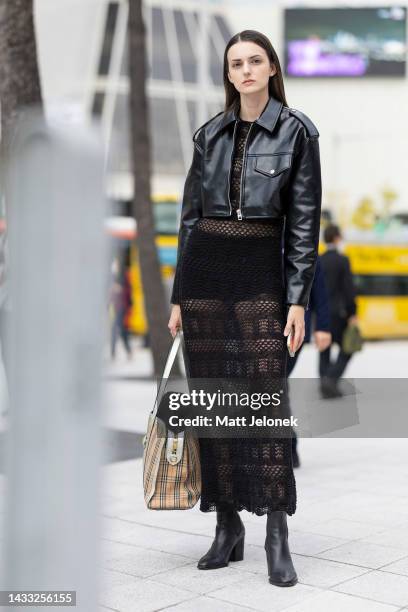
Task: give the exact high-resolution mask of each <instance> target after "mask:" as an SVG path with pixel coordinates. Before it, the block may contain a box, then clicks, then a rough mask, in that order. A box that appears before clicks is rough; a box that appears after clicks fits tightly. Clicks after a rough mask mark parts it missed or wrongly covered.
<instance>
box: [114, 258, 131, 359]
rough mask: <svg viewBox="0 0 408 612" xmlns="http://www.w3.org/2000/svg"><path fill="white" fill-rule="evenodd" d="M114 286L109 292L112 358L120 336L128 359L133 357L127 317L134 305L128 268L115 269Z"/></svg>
mask: <svg viewBox="0 0 408 612" xmlns="http://www.w3.org/2000/svg"><path fill="white" fill-rule="evenodd" d="M112 274H113V278H112V284H111V287H110V291H109V310H110V317H111V357H112V359H114V358H115V355H116V342H117V339H118V336H120V338H121V339H122V342H123V344H124V347H125V350H126V353H127V356H128V358H129V359H130V358H131V357H132V349H131V348H130V343H129V331H128V327H127V322H126V319H127V316H128V313H129V310H130V307H131V305H132V296H131V287H130V282H129V278H128V274H127V271H126V268H125V267H123V268H119V269H117V268H116V267H114V269H113V273H112Z"/></svg>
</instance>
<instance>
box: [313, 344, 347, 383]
mask: <svg viewBox="0 0 408 612" xmlns="http://www.w3.org/2000/svg"><path fill="white" fill-rule="evenodd" d="M332 346H333V345H332V344H331V345H330V346H329V347H327V349H326V350H324V351H322V352H321V353H320V356H319V374H320V377H322V376H327V377H328V378H332V379H334V380H335V381H337V380H339V378H341V376H342V375H343V372H344V370H345V369H346V366H347V364H348V362H349V361H350V359H351V357H352V355H351V354H349V353H345V352H344V351H343V350H342V349H341V348H340V351H339V354H338V355H337V358H336V360H335V361H332V360H331V358H330V357H331V349H332Z"/></svg>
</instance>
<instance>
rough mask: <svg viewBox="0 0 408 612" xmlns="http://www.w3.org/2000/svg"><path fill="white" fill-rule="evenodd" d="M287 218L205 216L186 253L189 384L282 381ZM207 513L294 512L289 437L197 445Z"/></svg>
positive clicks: (183, 295)
mask: <svg viewBox="0 0 408 612" xmlns="http://www.w3.org/2000/svg"><path fill="white" fill-rule="evenodd" d="M282 232H283V219H282V218H278V219H262V220H260V219H251V220H242V221H238V220H235V219H221V218H218V219H216V218H201V219H200V220H199V221H198V222H197V223H196V224H195V226H194V228H193V230H192V233H191V235H190V237H189V240H188V242H187V245H186V248H185V251H184V252H183V256H182V262H181V275H180V308H181V318H182V328H183V332H184V341H185V358H186V365H187V371H188V376H191V377H194V378H201V379H203V378H218V377H219V378H231V379H232V378H239V379H246V378H247V379H256V380H264V381H265V382H266V383H267V381H268V380H270V379H272V378H276V377H286V356H287V349H286V338H285V336H284V335H283V330H284V327H285V324H286V306H285V300H284V284H283V263H282ZM199 440H200V458H201V472H202V473H201V475H202V492H201V499H200V510H201V511H203V512H209V511H214V510H217V509H222V508H224V507H225V506H226V505H233V506H234V508H235V509H237V510H242V509H245V510H247V511H249V512H252V513H255V514H257V515H262V514H265V513H267V512H270V511H274V510H284V511H286V512H287V513H288V514H289V515H291V514H293V513H294V512H295V510H296V485H295V478H294V474H293V467H292V452H291V447H292V444H291V438H290V437H286V438H276V437H269V438H266V437H261V438H259V437H256V438H249V437H245V438H243V437H231V438H204V437H200V439H199Z"/></svg>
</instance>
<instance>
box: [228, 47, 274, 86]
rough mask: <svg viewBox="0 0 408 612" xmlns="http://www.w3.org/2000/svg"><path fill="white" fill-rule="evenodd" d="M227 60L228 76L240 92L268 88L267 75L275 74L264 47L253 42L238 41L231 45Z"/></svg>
mask: <svg viewBox="0 0 408 612" xmlns="http://www.w3.org/2000/svg"><path fill="white" fill-rule="evenodd" d="M227 60H228V78H229V80H230V81H231V83H233V85H234V86H235V88H236V89H237V90H238V91H239V93H241V94H249V93H258V92H260V91H263V90H264V89H265V88H268V82H269V77H270V76H271V75H273V74H276V68H275V66H274V65H273V64H272V65H271V64H270V62H269V58H268V56H267V54H266V51H265V49H263V48H262V47H260V46H259V45H257V44H255V43H253V42H249V41H245V42H244V41H240V42H237V43H235V44H234V45H232V47H230V48H229V49H228V52H227ZM245 81H248V82H245Z"/></svg>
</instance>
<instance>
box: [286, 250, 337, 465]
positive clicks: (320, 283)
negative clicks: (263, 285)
mask: <svg viewBox="0 0 408 612" xmlns="http://www.w3.org/2000/svg"><path fill="white" fill-rule="evenodd" d="M312 330H313V339H314V342H315V345H316V348H317V350H318V351H319V353H320V352H321V351H324V350H326V349H327V348H328V346H330V344H331V333H330V313H329V301H328V297H327V289H326V282H325V280H324V274H323V270H322V266H321V262H320V257H318V259H317V265H316V271H315V275H314V279H313V284H312V289H311V292H310V301H309V308H308V309H307V310H306V312H305V339H304V341H303V344H302V345H301V347H300V348H299V350H298V351H297V352H296V353H295V354H294V356H293V357H291V356H290V355H289V356H288V364H287V376H288V378H289V377H290V375H291V374H292V372H293V369H294V367H295V365H296V363H297V360H298V359H299V355H300V353H301V352H302V348H303V347H304V346H305V344H307V343H309V342H310V341H311V339H312ZM292 460H293V467H294V468H298V467H300V459H299V452H298V438H297V435H296V431H295V430H294V431H293V437H292Z"/></svg>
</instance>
